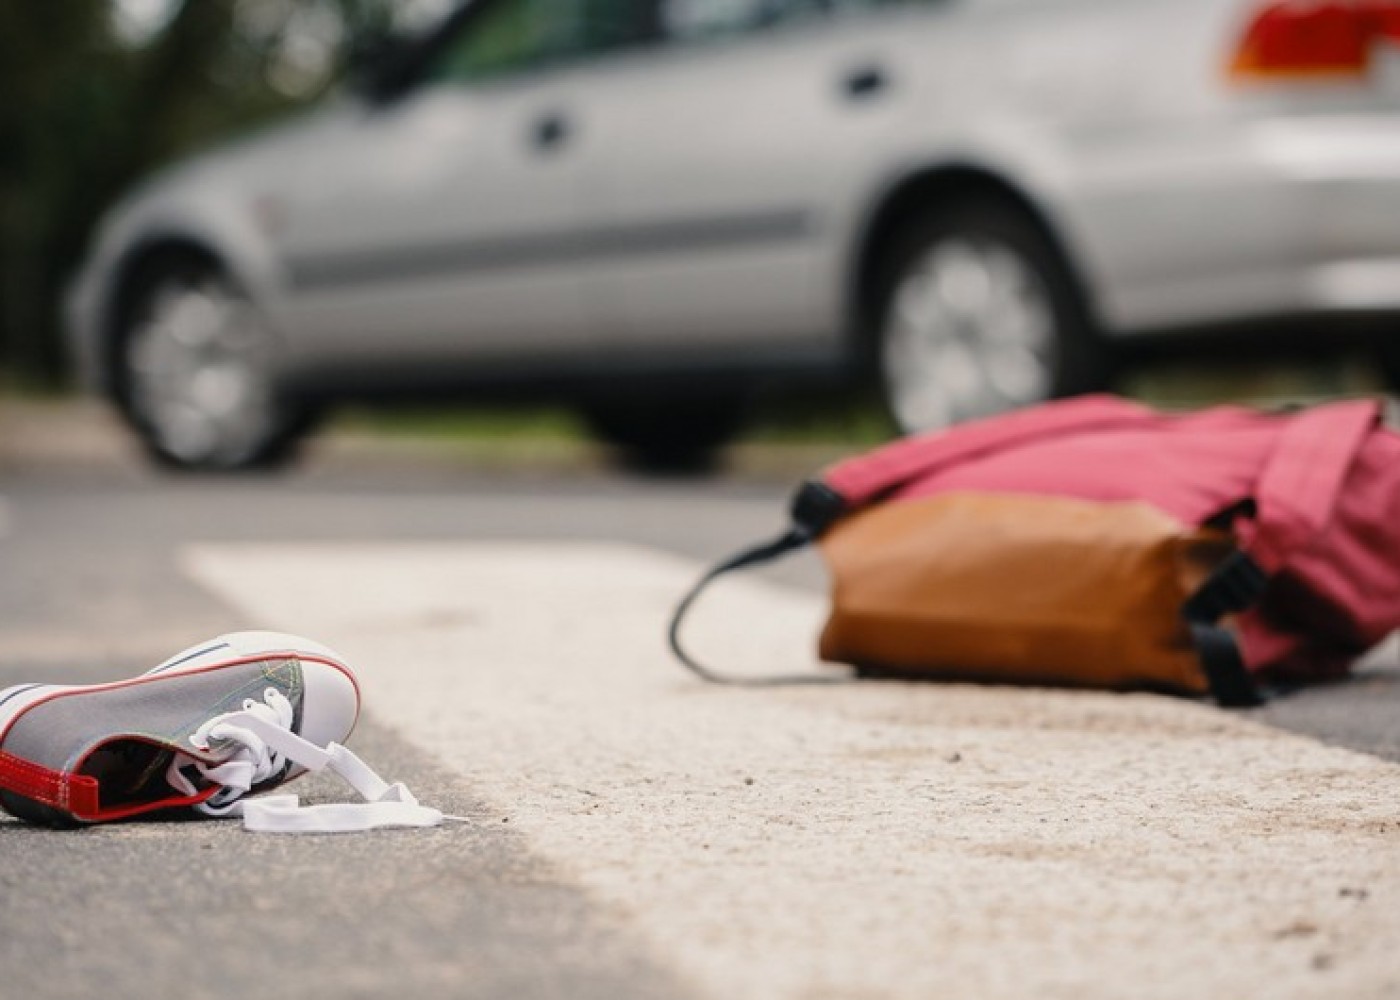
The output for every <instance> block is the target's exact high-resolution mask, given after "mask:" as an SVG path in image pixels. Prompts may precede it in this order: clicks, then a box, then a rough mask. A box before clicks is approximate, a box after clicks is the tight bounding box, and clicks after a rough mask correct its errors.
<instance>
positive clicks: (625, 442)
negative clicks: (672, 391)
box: [581, 394, 747, 473]
mask: <svg viewBox="0 0 1400 1000" xmlns="http://www.w3.org/2000/svg"><path fill="white" fill-rule="evenodd" d="M746 411H747V406H746V405H745V401H744V400H743V399H742V398H741V397H738V396H734V395H729V394H722V395H718V396H714V397H707V398H704V399H679V400H665V401H662V400H625V401H622V400H619V401H607V402H590V403H586V404H584V405H583V407H582V408H581V413H582V416H583V419H584V422H585V424H586V425H587V426H588V428H589V430H590V431H591V432H592V433H593V435H594V436H595V437H596V438H598V439H599V440H602V441H605V442H607V443H608V444H610V445H612V446H613V447H615V448H617V449H618V451H619V452H620V453H621V457H622V460H623V463H624V464H625V465H626V466H627V467H629V468H632V469H636V470H638V471H642V472H649V473H676V472H680V473H684V472H703V471H705V470H707V469H709V468H712V467H713V465H714V463H715V460H716V458H717V457H718V454H719V451H720V449H721V448H723V447H724V445H726V444H728V443H729V442H730V441H732V440H733V439H734V438H735V437H736V436H737V435H738V433H739V431H740V430H741V429H742V428H743V425H744V422H745V414H746Z"/></svg>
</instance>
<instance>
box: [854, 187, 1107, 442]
mask: <svg viewBox="0 0 1400 1000" xmlns="http://www.w3.org/2000/svg"><path fill="white" fill-rule="evenodd" d="M874 323H875V330H876V337H875V347H876V352H875V353H876V357H875V358H874V359H873V361H874V367H875V370H876V375H877V381H878V385H879V388H880V392H881V396H882V399H883V401H884V404H885V407H886V410H887V411H888V413H889V415H890V417H891V418H892V420H893V421H894V424H895V426H896V427H898V428H899V430H900V431H902V432H904V433H914V432H918V431H924V430H934V429H938V428H942V427H947V426H951V425H952V424H955V423H959V422H961V421H963V420H969V419H974V418H977V417H985V416H990V415H992V414H994V413H998V412H1001V411H1004V410H1010V409H1014V408H1017V407H1021V406H1027V405H1030V404H1033V403H1038V402H1041V401H1043V400H1046V399H1050V398H1053V397H1058V396H1066V395H1072V394H1074V393H1079V392H1087V391H1092V390H1096V389H1100V388H1102V387H1103V386H1104V385H1105V384H1106V383H1107V381H1108V377H1109V363H1108V356H1107V352H1106V350H1105V348H1104V346H1103V344H1102V342H1101V340H1100V338H1099V337H1098V336H1097V334H1096V332H1095V331H1094V329H1093V324H1092V323H1091V322H1090V320H1089V312H1088V310H1087V308H1086V306H1085V303H1084V298H1083V296H1082V294H1081V293H1080V291H1079V288H1078V285H1077V283H1076V282H1075V280H1074V278H1073V277H1072V275H1071V273H1070V271H1069V268H1068V267H1067V266H1066V264H1065V262H1064V259H1063V257H1062V256H1061V254H1060V253H1059V251H1058V250H1057V249H1056V247H1055V246H1054V245H1053V243H1052V242H1051V240H1050V239H1049V238H1048V237H1047V236H1046V235H1045V233H1044V231H1043V230H1042V229H1041V228H1040V226H1039V225H1037V224H1036V222H1035V221H1034V220H1032V219H1031V218H1030V217H1029V216H1028V215H1027V214H1026V213H1025V212H1024V211H1022V210H1020V209H1018V208H1016V207H1015V206H1014V205H1011V204H1009V203H1006V202H1003V201H1000V200H992V199H979V200H975V201H965V202H961V203H958V204H948V205H945V206H942V207H939V208H938V209H936V210H932V211H928V212H925V213H924V214H922V215H920V216H918V217H916V218H915V219H914V220H913V221H912V222H911V223H910V224H909V225H907V226H906V227H904V228H903V229H902V230H901V231H899V232H898V233H897V234H896V236H895V238H894V239H893V240H892V241H891V243H890V245H889V246H888V247H887V248H886V252H885V255H884V258H883V261H882V266H881V267H880V268H879V270H878V276H877V284H876V295H875V310H874Z"/></svg>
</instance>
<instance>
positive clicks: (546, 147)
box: [530, 111, 573, 153]
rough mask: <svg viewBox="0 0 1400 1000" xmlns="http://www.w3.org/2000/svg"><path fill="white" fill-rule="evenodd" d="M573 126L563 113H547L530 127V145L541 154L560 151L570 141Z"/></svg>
mask: <svg viewBox="0 0 1400 1000" xmlns="http://www.w3.org/2000/svg"><path fill="white" fill-rule="evenodd" d="M572 134H573V126H572V125H571V124H570V122H569V118H568V116H567V115H565V114H564V113H563V112H562V111H546V112H545V113H544V114H542V115H540V116H539V117H538V118H536V119H535V121H534V124H533V125H531V126H530V145H532V146H534V148H535V149H536V150H537V151H538V152H541V153H553V152H556V151H558V150H559V149H560V148H562V147H563V146H564V145H566V144H567V143H568V141H569V138H570V136H571V135H572Z"/></svg>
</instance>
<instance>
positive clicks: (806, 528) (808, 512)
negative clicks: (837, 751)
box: [667, 482, 850, 687]
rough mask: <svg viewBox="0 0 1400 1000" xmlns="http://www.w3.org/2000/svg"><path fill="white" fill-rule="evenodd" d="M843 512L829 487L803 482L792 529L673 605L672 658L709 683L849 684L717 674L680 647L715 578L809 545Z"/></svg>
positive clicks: (725, 566) (739, 557)
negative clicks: (695, 607)
mask: <svg viewBox="0 0 1400 1000" xmlns="http://www.w3.org/2000/svg"><path fill="white" fill-rule="evenodd" d="M844 510H845V501H844V500H843V499H842V498H841V495H840V494H839V493H837V492H836V491H835V490H833V489H831V487H829V486H827V485H826V484H825V483H820V482H810V483H804V484H803V485H802V487H801V488H800V489H799V490H798V491H797V493H796V495H795V496H794V497H793V499H792V505H791V513H792V521H793V527H792V528H790V529H789V530H788V531H787V532H786V533H785V534H783V535H781V536H780V537H778V538H775V539H774V540H773V541H771V542H765V543H763V544H762V545H755V546H754V547H752V548H748V549H744V550H743V551H742V552H739V553H737V554H735V555H733V556H730V557H729V558H728V559H726V560H724V562H722V563H720V564H719V565H718V566H715V567H714V568H713V569H711V570H710V571H709V572H707V573H706V574H705V575H704V576H702V577H701V578H700V579H699V581H698V582H697V583H696V584H695V586H693V587H691V588H690V592H689V593H687V594H686V595H685V597H683V598H681V601H680V603H679V604H677V605H676V610H675V613H674V614H673V615H672V616H671V627H670V629H669V631H668V632H667V639H668V640H669V641H670V644H671V652H673V653H675V654H676V658H677V659H678V660H680V661H681V662H682V663H684V664H685V665H686V666H687V667H689V668H690V670H691V671H693V672H694V673H695V674H696V676H698V677H701V678H704V679H705V680H707V681H710V682H711V683H713V684H732V685H741V686H748V687H763V686H768V685H776V684H832V683H845V682H847V681H849V680H850V678H849V677H833V676H828V675H824V674H800V675H794V676H789V677H736V676H733V675H730V674H721V673H717V672H716V671H714V670H711V669H710V668H709V667H706V666H704V665H702V664H701V663H699V662H697V661H696V660H695V658H694V657H692V656H691V655H690V654H689V653H687V652H686V651H685V647H684V646H682V645H681V622H682V621H683V620H684V619H685V616H686V614H687V613H689V611H690V608H691V606H692V605H693V604H694V603H695V601H696V599H697V598H699V596H700V595H701V593H703V592H704V590H705V588H707V587H708V586H709V585H710V584H711V583H713V582H714V581H715V579H717V578H718V577H721V576H723V575H724V574H726V573H732V572H733V571H735V570H737V569H743V568H744V567H746V566H756V565H758V564H759V563H765V562H771V561H772V560H774V559H777V558H778V557H779V556H783V555H787V554H788V553H789V552H795V551H796V550H798V549H800V548H804V547H805V546H807V545H810V544H811V543H812V542H813V541H814V540H815V539H816V538H817V537H818V536H820V535H821V533H822V532H823V531H825V530H826V529H827V528H828V527H829V526H830V525H831V524H832V522H834V521H835V520H836V519H837V518H838V517H840V516H841V514H842V512H843V511H844Z"/></svg>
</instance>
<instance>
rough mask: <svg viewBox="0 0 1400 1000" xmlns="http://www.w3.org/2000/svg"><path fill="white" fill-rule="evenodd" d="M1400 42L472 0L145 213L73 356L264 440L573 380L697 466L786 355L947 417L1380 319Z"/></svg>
mask: <svg viewBox="0 0 1400 1000" xmlns="http://www.w3.org/2000/svg"><path fill="white" fill-rule="evenodd" d="M1397 40H1400V3H1397V2H1396V0H1315V2H1310V0H1279V2H1276V0H922V2H921V0H903V2H899V0H477V2H474V3H469V4H467V5H466V6H464V7H463V8H462V9H460V10H459V11H457V12H456V13H454V14H452V15H451V16H449V17H448V18H446V20H445V21H444V22H443V23H442V24H441V25H440V26H439V27H438V28H437V29H435V30H434V31H432V32H430V33H429V34H427V35H426V36H424V37H422V38H419V39H417V40H416V41H413V42H410V43H404V44H400V45H397V46H394V47H392V48H390V49H389V50H388V51H387V52H386V53H384V54H383V57H382V58H381V59H380V60H379V61H378V62H377V63H376V64H375V65H373V66H372V67H371V68H370V71H369V72H368V73H365V74H361V78H360V84H359V86H358V87H355V88H352V89H348V90H347V92H346V93H344V94H342V95H340V96H338V97H337V98H336V99H335V100H332V101H329V102H327V104H326V105H325V106H323V107H321V108H319V109H318V110H316V111H315V112H313V113H311V114H310V115H308V116H306V117H303V118H301V119H299V120H297V121H295V122H293V123H291V124H289V125H285V126H282V127H280V128H278V129H276V130H273V131H271V132H268V133H266V134H263V135H260V136H258V137H255V138H253V139H250V140H247V141H244V142H242V143H241V144H238V145H235V146H232V147H229V148H225V149H222V150H219V151H217V152H214V153H211V154H208V155H205V156H203V157H201V158H199V159H196V160H194V161H193V162H190V163H187V164H185V165H182V166H180V167H178V168H176V169H174V170H171V171H169V172H167V173H166V174H164V175H163V176H161V177H159V178H157V179H155V180H153V181H152V182H150V183H149V184H147V185H146V186H145V187H144V188H143V189H142V190H140V191H138V192H136V193H134V194H133V195H132V196H131V197H129V198H128V199H127V200H126V201H125V202H124V203H123V204H122V205H120V206H119V207H118V208H116V209H115V210H114V211H113V212H112V213H111V214H110V216H109V218H108V219H107V220H106V222H105V224H104V225H103V226H102V227H101V230H100V233H99V235H98V237H97V239H96V241H95V245H94V247H93V248H92V251H91V254H90V256H89V259H88V260H87V262H86V264H85V266H84V267H83V268H82V270H81V274H80V275H79V276H78V278H77V279H76V281H75V282H74V287H73V290H72V294H71V297H70V302H69V319H70V324H69V325H70V327H71V331H72V343H73V347H74V352H75V354H76V356H77V358H78V359H79V360H80V362H81V367H82V369H83V370H84V371H85V372H86V374H87V376H88V377H89V379H90V380H91V382H92V383H93V384H94V385H95V386H97V387H99V388H100V389H102V390H103V391H105V392H106V393H107V394H109V395H110V396H111V397H112V398H113V399H114V400H115V401H116V403H117V404H118V405H119V406H120V408H121V410H122V412H123V413H124V414H125V415H126V416H127V417H128V418H129V420H130V421H131V423H132V425H133V426H134V427H135V429H136V430H137V431H138V432H139V433H140V434H141V435H142V437H143V438H144V439H145V441H146V442H147V444H148V445H149V447H150V449H151V450H152V452H153V453H154V454H155V455H156V456H158V457H160V458H162V459H164V460H166V461H168V462H171V463H175V464H178V465H185V466H193V467H206V468H208V467H223V468H232V467H239V466H245V465H250V464H255V463H259V462H265V461H269V460H271V459H273V458H276V457H278V456H280V455H283V454H285V453H286V451H287V448H288V446H289V445H290V444H292V443H293V442H294V441H295V440H296V439H297V438H298V437H299V436H301V435H302V434H303V433H304V432H305V431H306V430H307V428H308V427H309V426H310V424H311V418H312V415H313V414H315V413H316V412H318V411H319V410H320V409H321V408H323V407H324V405H326V404H327V403H331V402H334V401H336V400H340V399H344V398H347V397H350V396H355V397H375V396H410V397H415V398H417V397H423V396H425V395H427V394H429V393H445V394H449V395H452V396H458V397H460V396H462V395H463V394H481V395H485V394H488V393H502V392H505V393H531V394H548V395H550V396H551V397H552V398H566V399H568V400H570V401H573V402H575V403H576V404H577V405H578V406H579V407H581V409H582V411H583V412H584V413H585V414H586V415H587V417H588V419H589V421H590V422H591V424H592V426H594V427H595V428H596V429H597V430H598V431H599V433H601V434H602V435H604V436H605V437H607V438H609V439H611V440H613V441H614V442H617V443H619V444H621V445H623V446H625V447H627V448H628V449H630V450H631V451H632V452H633V454H634V455H636V456H639V457H641V458H643V459H655V460H665V459H675V458H676V457H678V456H695V455H699V454H702V453H704V452H705V451H707V450H708V449H712V448H714V447H716V446H717V445H719V444H721V443H722V442H723V441H724V440H725V439H726V438H727V437H728V436H729V435H731V434H732V433H733V432H734V431H735V429H736V428H737V426H738V421H739V417H740V414H741V412H742V407H743V404H744V401H745V399H746V398H748V396H749V395H750V394H751V393H752V392H753V391H754V390H755V389H757V388H759V387H762V386H767V385H771V384H774V383H778V384H791V383H793V382H796V381H799V380H804V379H828V380H829V379H839V380H842V381H847V380H855V379H859V378H862V377H866V376H869V377H873V379H874V381H875V383H876V384H877V385H878V386H879V387H880V390H881V392H882V394H883V398H884V399H885V401H886V403H887V405H888V408H889V410H890V412H891V413H892V415H893V416H894V418H895V419H896V421H897V423H898V424H899V425H900V426H901V427H902V428H904V429H915V428H926V427H937V426H941V425H945V424H948V423H951V422H953V421H957V420H961V419H964V418H968V417H973V416H977V415H981V414H987V413H990V412H993V411H997V410H1000V409H1003V408H1007V407H1012V406H1016V405H1021V404H1025V403H1030V402H1033V401H1037V400H1041V399H1044V398H1047V397H1050V396H1054V395H1059V394H1064V393H1069V392H1074V391H1080V390H1086V389H1092V388H1095V387H1098V386H1100V385H1101V384H1102V383H1103V381H1104V379H1105V377H1106V373H1107V371H1108V361H1109V358H1110V355H1111V354H1112V353H1113V351H1114V349H1115V348H1116V347H1118V346H1119V345H1122V344H1126V343H1129V342H1132V341H1134V339H1136V338H1140V337H1141V335H1144V334H1153V335H1156V334H1164V333H1177V332H1182V331H1188V330H1200V329H1203V328H1216V327H1220V326H1221V325H1223V324H1239V323H1243V322H1255V321H1266V320H1273V319H1275V318H1289V319H1295V320H1296V319H1309V318H1312V319H1320V318H1324V317H1325V318H1328V319H1329V320H1336V319H1339V318H1341V317H1345V316H1349V315H1350V316H1363V315H1364V316H1367V317H1371V318H1373V319H1374V318H1376V317H1379V318H1380V319H1381V320H1382V322H1381V323H1380V324H1379V327H1378V329H1384V328H1385V327H1386V326H1387V325H1388V324H1387V323H1386V322H1384V321H1385V320H1386V319H1387V317H1391V316H1395V315H1400V114H1397V111H1400V47H1397V44H1396V43H1397ZM1329 329H1340V327H1339V326H1336V325H1335V324H1330V325H1329ZM1319 336H1321V334H1319ZM1329 336H1330V334H1329ZM1375 350H1376V351H1377V352H1378V356H1379V357H1380V358H1381V360H1382V361H1383V362H1385V363H1386V364H1387V365H1388V364H1389V359H1390V358H1391V355H1392V350H1391V348H1390V347H1389V344H1388V343H1387V342H1386V341H1383V340H1376V341H1375Z"/></svg>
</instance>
